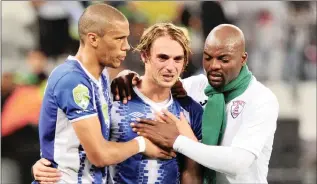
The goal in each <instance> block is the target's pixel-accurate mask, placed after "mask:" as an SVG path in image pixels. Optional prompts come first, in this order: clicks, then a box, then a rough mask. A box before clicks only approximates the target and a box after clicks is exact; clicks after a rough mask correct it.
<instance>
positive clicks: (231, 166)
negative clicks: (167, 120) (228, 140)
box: [173, 136, 255, 175]
mask: <svg viewBox="0 0 317 184" xmlns="http://www.w3.org/2000/svg"><path fill="white" fill-rule="evenodd" d="M173 147H174V149H175V150H176V151H177V152H179V153H182V154H183V155H185V156H187V157H188V158H191V159H193V160H194V161H196V162H198V163H200V164H201V165H203V166H205V167H207V168H210V169H213V170H215V171H218V172H221V173H225V174H229V175H236V174H238V173H240V172H244V171H245V170H246V169H247V168H249V167H250V166H251V164H252V163H253V161H254V159H255V155H254V154H252V153H251V152H249V151H246V150H244V149H241V148H233V147H225V146H209V145H205V144H202V143H199V142H195V141H193V140H191V139H189V138H187V137H184V136H179V137H178V138H177V139H176V141H175V143H174V146H173Z"/></svg>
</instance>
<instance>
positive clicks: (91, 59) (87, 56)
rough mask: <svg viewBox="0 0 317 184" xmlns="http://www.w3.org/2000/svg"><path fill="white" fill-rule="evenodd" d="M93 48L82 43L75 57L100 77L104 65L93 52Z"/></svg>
mask: <svg viewBox="0 0 317 184" xmlns="http://www.w3.org/2000/svg"><path fill="white" fill-rule="evenodd" d="M91 53H93V50H91V49H89V48H87V47H86V48H85V47H84V46H82V45H80V47H79V50H78V52H77V54H76V56H75V58H76V59H77V60H78V61H79V62H80V63H81V64H82V65H83V66H84V67H85V69H86V70H87V71H88V72H89V73H90V74H91V75H92V76H93V77H94V78H95V79H97V80H98V79H99V78H100V76H101V73H102V70H103V69H104V67H102V66H101V65H100V64H99V61H98V59H97V57H96V56H95V55H93V54H91Z"/></svg>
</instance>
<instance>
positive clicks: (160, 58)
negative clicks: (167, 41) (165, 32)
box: [157, 54, 169, 61]
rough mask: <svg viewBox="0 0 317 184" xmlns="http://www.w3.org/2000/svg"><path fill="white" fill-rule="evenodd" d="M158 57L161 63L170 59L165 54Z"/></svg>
mask: <svg viewBox="0 0 317 184" xmlns="http://www.w3.org/2000/svg"><path fill="white" fill-rule="evenodd" d="M157 57H158V58H159V60H160V61H165V60H168V59H169V57H168V56H167V55H165V54H159V55H158V56H157Z"/></svg>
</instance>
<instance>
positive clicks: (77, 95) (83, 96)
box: [73, 84, 90, 110]
mask: <svg viewBox="0 0 317 184" xmlns="http://www.w3.org/2000/svg"><path fill="white" fill-rule="evenodd" d="M73 99H74V102H75V103H76V104H77V105H78V106H79V107H80V108H82V109H83V110H85V109H87V107H88V105H89V100H90V96H89V89H88V88H87V87H86V86H85V85H83V84H78V86H76V87H75V88H74V89H73Z"/></svg>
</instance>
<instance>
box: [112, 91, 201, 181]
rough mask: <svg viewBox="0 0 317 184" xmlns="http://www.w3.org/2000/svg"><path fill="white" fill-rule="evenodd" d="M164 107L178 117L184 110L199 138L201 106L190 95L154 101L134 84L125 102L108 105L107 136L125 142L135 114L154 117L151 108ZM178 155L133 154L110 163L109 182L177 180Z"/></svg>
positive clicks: (129, 136)
mask: <svg viewBox="0 0 317 184" xmlns="http://www.w3.org/2000/svg"><path fill="white" fill-rule="evenodd" d="M162 108H167V109H168V110H169V111H170V112H172V113H173V114H175V115H176V116H177V117H179V115H180V112H184V115H185V117H186V118H187V120H188V122H190V125H191V127H192V129H193V131H194V133H195V135H196V137H197V138H198V139H199V140H200V139H201V121H202V113H203V109H202V107H201V106H200V105H199V104H198V103H196V102H195V101H194V100H192V99H191V98H190V97H188V98H184V99H181V100H178V99H177V100H176V99H173V98H171V99H169V100H168V101H166V102H165V103H164V104H162V103H161V104H160V103H155V102H153V101H151V100H150V99H148V98H147V97H145V96H144V95H143V94H142V93H141V92H140V91H139V90H138V89H137V88H136V87H135V88H134V94H133V96H132V99H131V101H128V103H127V104H123V103H121V102H114V103H113V106H112V109H111V140H112V141H117V142H126V141H129V140H131V139H133V138H135V137H137V134H136V133H135V132H133V131H132V129H131V127H130V123H131V122H135V119H136V118H149V119H153V118H154V110H155V111H159V110H160V109H162ZM181 156H182V155H180V154H179V155H177V157H176V158H174V159H171V160H159V159H151V158H147V157H146V156H144V155H143V154H136V155H134V156H132V157H130V158H128V159H127V160H125V161H124V162H122V163H119V164H117V165H115V166H110V167H109V170H110V172H109V173H110V179H109V183H120V184H166V183H169V184H177V183H179V182H180V164H181V159H182V157H181Z"/></svg>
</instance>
